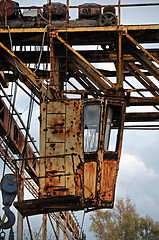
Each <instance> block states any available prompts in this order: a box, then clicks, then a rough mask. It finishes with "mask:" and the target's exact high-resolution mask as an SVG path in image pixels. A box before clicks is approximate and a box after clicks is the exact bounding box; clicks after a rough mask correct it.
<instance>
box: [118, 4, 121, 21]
mask: <svg viewBox="0 0 159 240" xmlns="http://www.w3.org/2000/svg"><path fill="white" fill-rule="evenodd" d="M120 10H121V0H118V25H120V23H121V11H120Z"/></svg>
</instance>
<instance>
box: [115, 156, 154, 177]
mask: <svg viewBox="0 0 159 240" xmlns="http://www.w3.org/2000/svg"><path fill="white" fill-rule="evenodd" d="M119 169H120V170H119V178H120V180H121V181H126V182H132V181H135V182H136V181H138V180H141V181H145V179H146V181H152V180H159V176H158V175H157V173H156V172H155V170H154V169H153V168H149V167H147V166H146V165H145V163H144V162H143V161H142V159H141V158H139V157H137V156H134V155H130V154H123V155H122V157H121V160H120V168H119Z"/></svg>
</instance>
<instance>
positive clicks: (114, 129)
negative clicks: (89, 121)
mask: <svg viewBox="0 0 159 240" xmlns="http://www.w3.org/2000/svg"><path fill="white" fill-rule="evenodd" d="M120 125H121V107H120V106H107V119H106V128H105V139H104V150H106V151H114V152H115V151H117V148H118V143H119V141H120V139H119V137H118V136H119V134H118V133H119V130H120Z"/></svg>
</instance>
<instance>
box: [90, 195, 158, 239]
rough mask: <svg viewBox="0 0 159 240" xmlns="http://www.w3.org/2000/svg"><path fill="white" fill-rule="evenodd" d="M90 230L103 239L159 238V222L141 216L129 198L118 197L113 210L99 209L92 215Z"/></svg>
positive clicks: (97, 237)
mask: <svg viewBox="0 0 159 240" xmlns="http://www.w3.org/2000/svg"><path fill="white" fill-rule="evenodd" d="M90 220H91V226H90V231H92V232H94V235H95V237H96V239H102V240H143V239H144V240H158V239H159V222H155V221H153V219H152V218H151V217H149V216H148V215H146V216H145V217H140V216H139V215H138V214H137V212H136V208H135V205H134V204H132V203H131V200H130V199H129V198H126V199H125V200H123V199H118V200H117V201H116V204H115V207H114V209H112V210H97V211H95V212H94V213H93V214H91V216H90Z"/></svg>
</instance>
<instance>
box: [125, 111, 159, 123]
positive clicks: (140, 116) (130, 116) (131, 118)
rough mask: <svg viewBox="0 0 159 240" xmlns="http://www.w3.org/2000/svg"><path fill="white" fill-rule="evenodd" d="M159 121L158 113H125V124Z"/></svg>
mask: <svg viewBox="0 0 159 240" xmlns="http://www.w3.org/2000/svg"><path fill="white" fill-rule="evenodd" d="M144 121H145V122H152V121H155V122H156V121H157V122H158V121H159V113H158V112H157V113H143V112H141V113H126V117H125V122H144Z"/></svg>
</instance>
